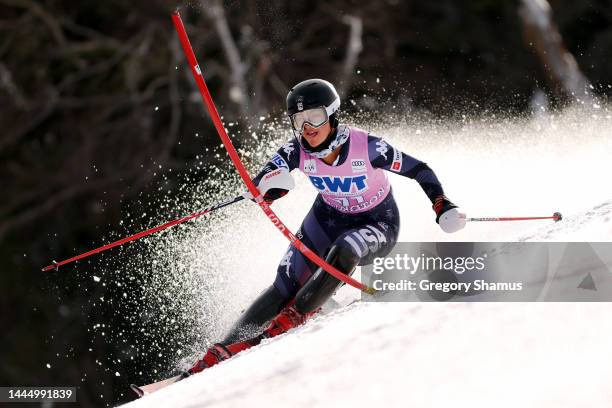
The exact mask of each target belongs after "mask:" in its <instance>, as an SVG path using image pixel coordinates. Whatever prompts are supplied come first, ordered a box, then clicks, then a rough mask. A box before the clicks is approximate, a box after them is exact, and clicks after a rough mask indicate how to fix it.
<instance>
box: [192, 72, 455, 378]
mask: <svg viewBox="0 0 612 408" xmlns="http://www.w3.org/2000/svg"><path fill="white" fill-rule="evenodd" d="M339 107H340V98H339V96H338V93H337V92H336V89H335V88H334V86H333V85H332V84H330V83H329V82H327V81H324V80H321V79H309V80H307V81H303V82H300V83H299V84H297V85H295V86H294V87H293V88H292V89H291V90H290V91H289V94H288V95H287V113H288V115H289V118H290V120H291V126H292V127H293V133H294V135H295V138H293V139H291V140H290V141H289V142H287V143H285V144H284V145H283V146H282V147H281V148H280V149H279V150H278V151H277V152H276V154H274V156H272V159H271V160H270V161H269V162H268V163H267V164H266V165H265V166H264V168H263V170H262V171H261V172H260V173H259V174H258V175H257V177H256V178H255V179H254V182H255V184H256V185H257V184H258V183H259V181H260V180H261V179H262V177H263V176H264V175H265V174H267V173H269V172H271V171H275V170H277V169H281V170H284V171H288V172H290V171H292V170H293V169H298V168H299V169H300V171H302V172H303V173H304V174H306V176H307V177H308V178H309V179H310V181H311V182H312V184H313V185H314V187H315V188H316V189H317V191H318V193H319V194H318V195H317V198H316V199H315V201H314V204H313V205H312V208H311V209H310V211H309V212H308V214H307V215H306V218H304V221H303V222H302V225H301V227H300V229H299V230H298V232H297V233H296V236H297V237H298V238H299V239H300V240H301V241H302V242H303V243H304V244H306V245H307V246H308V247H309V248H310V249H312V250H313V251H314V252H315V253H317V255H319V256H320V257H322V258H324V259H325V260H326V261H327V262H328V263H329V264H331V265H333V266H334V267H336V268H337V269H339V270H340V271H342V272H344V273H346V274H351V273H352V272H353V270H354V269H355V267H356V266H357V265H367V264H370V263H372V261H373V259H374V258H375V257H383V256H385V255H387V254H388V253H389V252H390V251H391V249H392V248H393V246H394V245H395V243H396V241H397V236H398V233H399V225H400V220H399V211H398V209H397V206H396V204H395V200H394V199H393V193H392V191H391V186H390V184H389V181H388V180H387V175H386V173H385V171H383V170H386V171H392V172H395V173H397V174H401V175H402V176H405V177H409V178H411V179H415V180H416V181H417V182H418V183H419V184H420V186H421V188H422V189H423V191H424V192H425V194H427V197H429V199H430V200H431V202H432V204H433V210H434V212H435V214H436V222H437V223H439V224H440V226H441V227H442V229H443V230H444V231H446V232H455V231H457V230H459V229H461V228H463V227H464V226H465V217H464V216H463V214H460V213H459V212H458V210H457V206H456V205H454V204H453V203H452V202H450V201H449V200H448V199H447V198H446V197H445V196H444V192H443V190H442V186H441V185H440V182H439V181H438V179H437V177H436V175H435V174H434V172H433V171H432V170H431V169H430V168H429V167H428V166H427V164H425V163H423V162H421V161H419V160H417V159H415V158H413V157H411V156H408V155H407V154H405V153H403V152H401V151H399V150H397V149H396V148H394V147H392V146H391V145H389V144H388V143H387V142H385V141H384V140H383V139H381V138H379V137H376V136H373V135H370V134H369V133H368V132H366V131H364V130H361V129H358V128H355V127H351V126H348V125H344V124H340V123H339V122H338V115H337V112H338V109H339ZM285 193H286V191H283V190H274V189H273V190H271V191H269V192H268V193H267V194H266V196H265V199H266V200H267V201H273V200H275V199H277V198H280V197H282V196H283V195H284V194H285ZM340 283H341V282H340V281H339V280H338V279H336V278H334V277H333V276H331V275H330V274H328V273H327V272H325V271H324V270H323V269H322V268H319V267H317V266H316V265H315V264H314V263H312V262H311V261H310V260H309V259H307V258H306V257H305V256H303V255H302V254H301V253H300V252H299V251H298V250H296V249H295V248H293V247H292V246H289V249H288V250H287V252H286V253H285V256H284V257H283V258H282V260H281V262H280V264H279V266H278V269H277V273H276V279H275V280H274V283H273V284H272V285H271V286H270V287H269V288H267V289H266V290H264V291H263V293H261V294H260V295H259V297H258V298H257V299H255V301H254V302H253V304H252V305H251V306H250V307H249V308H248V309H247V310H246V311H245V312H244V313H243V314H242V316H241V317H240V319H239V320H238V322H237V323H236V324H235V325H234V327H233V328H232V330H231V331H230V332H229V333H228V335H227V336H226V337H225V339H223V341H221V342H220V343H217V344H215V345H213V346H212V347H211V348H210V349H208V351H207V352H206V354H205V355H204V357H203V358H202V359H201V360H199V361H197V362H196V363H195V365H194V366H193V367H192V368H191V369H189V371H188V372H187V373H186V374H187V375H189V374H194V373H197V372H200V371H202V370H204V369H205V368H208V367H211V366H213V365H215V364H217V363H218V362H220V361H223V360H226V359H228V358H230V357H231V356H233V355H235V354H237V353H239V352H240V351H242V350H245V349H247V348H249V347H252V346H254V345H256V344H259V343H260V342H261V340H262V339H265V338H269V337H274V336H276V335H278V334H281V333H284V332H286V331H287V330H289V329H291V328H293V327H296V326H298V325H300V324H302V323H304V322H305V321H306V319H308V318H309V317H310V316H312V315H313V314H315V313H316V312H317V311H318V310H320V307H321V305H323V303H324V302H325V301H326V300H327V299H329V298H330V297H331V296H332V295H333V293H334V292H335V291H336V289H337V288H338V287H339V286H340ZM267 323H269V324H268V326H267V328H266V329H265V330H263V332H260V330H261V329H262V328H263V327H264V325H265V324H267Z"/></svg>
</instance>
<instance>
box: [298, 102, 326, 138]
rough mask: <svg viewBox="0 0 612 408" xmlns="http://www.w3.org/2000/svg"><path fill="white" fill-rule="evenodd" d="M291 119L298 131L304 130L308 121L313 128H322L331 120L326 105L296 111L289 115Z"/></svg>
mask: <svg viewBox="0 0 612 408" xmlns="http://www.w3.org/2000/svg"><path fill="white" fill-rule="evenodd" d="M289 118H290V119H291V126H293V129H295V130H296V131H298V132H302V131H303V130H304V125H305V124H306V123H308V124H309V125H310V126H311V127H313V128H315V129H316V128H320V127H321V126H323V125H324V124H326V123H327V121H328V120H329V115H328V114H327V110H326V109H325V107H323V106H322V107H320V108H312V109H308V110H305V111H302V112H298V113H294V114H293V115H291V116H289Z"/></svg>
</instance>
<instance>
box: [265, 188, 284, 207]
mask: <svg viewBox="0 0 612 408" xmlns="http://www.w3.org/2000/svg"><path fill="white" fill-rule="evenodd" d="M288 192H289V190H285V189H282V188H271V189H269V190H268V191H266V194H264V200H265V201H266V203H268V204H272V202H273V201H274V200H278V199H279V198H281V197H284V196H285V195H286V194H287V193H288Z"/></svg>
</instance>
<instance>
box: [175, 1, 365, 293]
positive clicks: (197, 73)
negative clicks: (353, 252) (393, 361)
mask: <svg viewBox="0 0 612 408" xmlns="http://www.w3.org/2000/svg"><path fill="white" fill-rule="evenodd" d="M172 22H173V23H174V27H175V28H176V32H177V34H178V37H179V40H180V42H181V45H182V47H183V51H184V52H185V56H186V57H187V61H189V66H190V67H191V73H192V74H193V77H194V79H195V81H196V83H197V85H198V88H199V90H200V94H201V95H202V100H203V101H204V104H205V105H206V108H207V109H208V113H209V114H210V117H211V119H212V121H213V124H214V125H215V128H216V129H217V133H218V135H219V137H220V138H221V141H222V142H223V145H224V146H225V149H226V150H227V153H228V154H229V156H230V159H231V160H232V162H233V163H234V166H235V167H236V170H238V173H239V174H240V177H241V178H242V181H244V184H246V186H247V188H248V189H249V192H250V193H251V194H252V195H253V197H255V202H256V203H257V204H259V207H260V208H261V209H262V211H263V212H264V213H265V214H266V216H267V217H268V219H270V221H271V222H272V224H274V226H276V228H278V230H279V231H280V232H282V233H283V235H284V236H285V237H286V238H287V239H288V240H289V241H290V242H291V245H293V247H295V248H296V249H297V250H298V251H300V252H301V253H302V254H304V256H306V257H307V258H308V259H310V260H311V261H312V262H314V263H315V264H317V265H318V266H320V267H321V268H323V269H324V270H325V271H326V272H328V273H329V274H331V275H332V276H333V277H335V278H336V279H339V280H341V281H343V282H345V283H347V284H349V285H351V286H353V287H355V288H357V289H359V290H362V291H364V292H366V293H370V294H371V293H374V292H375V289H373V288H370V287H368V286H366V285H364V284H363V283H361V282H359V281H356V280H355V279H353V278H351V277H350V276H348V275H346V274H344V273H342V272H340V271H339V270H338V269H336V268H334V267H333V266H332V265H330V264H328V263H327V262H325V261H324V260H323V259H321V258H320V257H319V256H318V255H317V254H315V253H314V252H312V250H310V248H308V247H307V246H306V245H304V243H302V241H300V240H299V239H297V237H296V236H295V235H294V234H293V233H292V232H291V231H290V230H289V228H287V226H285V224H284V223H283V222H282V221H281V220H280V218H278V216H277V215H276V214H275V213H274V211H272V209H271V208H270V206H269V205H268V204H267V203H266V202H265V201H264V199H263V197H262V196H261V194H260V193H259V191H258V190H257V187H256V186H255V184H254V183H253V180H251V177H250V176H249V173H248V172H247V170H246V168H245V167H244V164H242V161H241V160H240V156H238V152H237V151H236V149H235V148H234V145H233V144H232V141H231V140H230V138H229V136H228V135H227V132H226V131H225V127H224V126H223V122H221V118H220V117H219V112H218V111H217V108H216V106H215V103H214V102H213V99H212V96H211V95H210V92H209V91H208V87H207V86H206V82H205V81H204V77H203V76H202V70H201V69H200V65H199V64H198V61H197V59H196V56H195V54H194V52H193V48H192V47H191V42H190V41H189V37H188V36H187V31H186V30H185V25H184V24H183V21H182V20H181V16H180V14H179V11H178V10H175V11H174V12H173V13H172Z"/></svg>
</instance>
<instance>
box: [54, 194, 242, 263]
mask: <svg viewBox="0 0 612 408" xmlns="http://www.w3.org/2000/svg"><path fill="white" fill-rule="evenodd" d="M242 200H244V197H243V196H238V197H236V198H234V199H232V200H228V201H224V202H222V203H220V204H216V205H213V206H212V207H208V208H205V209H203V210H200V211H197V212H194V213H192V214H189V215H187V216H185V217H182V218H179V219H176V220H174V221H169V222H167V223H165V224H162V225H158V226H157V227H153V228H150V229H148V230H146V231H142V232H139V233H138V234H134V235H130V236H129V237H125V238H121V239H119V240H117V241H115V242H111V243H110V244H106V245H103V246H101V247H99V248H96V249H92V250H91V251H87V252H85V253H82V254H80V255H77V256H73V257H72V258H69V259H65V260H63V261H61V262H55V261H53V263H52V264H51V265H48V266H45V267H44V268H42V271H43V272H48V271H50V270H52V269H55V270H57V269H58V268H59V267H60V266H62V265H66V264H68V263H71V262H74V261H78V260H79V259H83V258H87V257H88V256H90V255H93V254H97V253H99V252H102V251H106V250H107V249H111V248H114V247H116V246H119V245H123V244H125V243H127V242H130V241H135V240H137V239H139V238H142V237H146V236H147V235H151V234H154V233H156V232H159V231H162V230H165V229H167V228H170V227H173V226H175V225H178V224H182V223H184V222H186V221H189V220H193V219H194V218H197V217H201V216H202V215H204V214H208V213H209V212H211V211H214V210H218V209H219V208H223V207H226V206H228V205H230V204H234V203H237V202H238V201H242Z"/></svg>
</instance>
